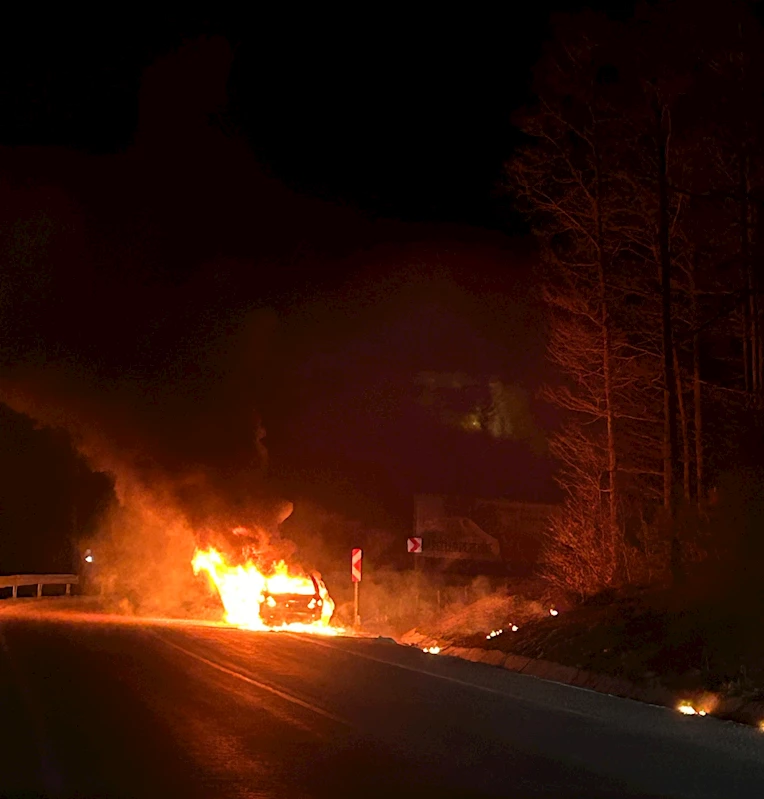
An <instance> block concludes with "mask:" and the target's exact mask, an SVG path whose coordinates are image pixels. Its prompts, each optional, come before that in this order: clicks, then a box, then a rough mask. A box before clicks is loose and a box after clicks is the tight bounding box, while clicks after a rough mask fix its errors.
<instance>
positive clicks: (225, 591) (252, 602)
mask: <svg viewBox="0 0 764 799" xmlns="http://www.w3.org/2000/svg"><path fill="white" fill-rule="evenodd" d="M192 567H193V570H194V573H195V574H199V573H200V572H206V574H207V576H208V578H209V582H210V584H211V585H212V586H214V589H215V590H216V591H217V593H218V594H219V596H220V601H221V602H222V604H223V608H224V609H225V620H226V622H228V624H233V625H235V626H237V627H244V628H246V629H249V630H268V629H272V628H274V627H279V628H283V627H286V628H288V629H290V630H292V631H294V632H309V633H317V634H321V635H336V634H337V633H338V632H339V629H338V628H336V627H332V626H331V625H330V622H331V618H332V614H333V613H334V601H333V600H332V598H331V597H330V596H329V592H328V590H327V588H326V585H325V583H324V581H323V580H322V579H321V575H320V574H318V572H313V573H311V574H309V575H308V574H306V573H305V572H304V571H302V570H301V569H299V568H290V567H289V566H288V565H287V564H286V563H285V562H284V561H283V560H281V561H278V562H272V563H270V564H262V563H259V562H257V561H255V560H252V559H251V558H249V559H247V560H246V561H245V562H243V563H242V562H239V563H236V562H234V563H229V562H228V560H227V558H226V557H225V555H224V554H223V553H222V552H220V551H219V550H217V549H214V548H210V549H206V550H202V549H197V550H196V552H195V553H194V558H193V560H192Z"/></svg>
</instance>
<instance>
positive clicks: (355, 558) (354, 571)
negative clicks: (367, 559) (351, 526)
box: [350, 548, 363, 629]
mask: <svg viewBox="0 0 764 799" xmlns="http://www.w3.org/2000/svg"><path fill="white" fill-rule="evenodd" d="M362 561H363V550H362V549H357V548H356V549H354V550H353V551H352V552H351V553H350V579H351V580H352V581H353V626H354V627H355V628H356V629H358V628H359V627H360V626H361V617H360V615H359V614H358V586H359V584H360V582H361V563H362Z"/></svg>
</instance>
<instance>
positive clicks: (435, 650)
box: [422, 646, 440, 655]
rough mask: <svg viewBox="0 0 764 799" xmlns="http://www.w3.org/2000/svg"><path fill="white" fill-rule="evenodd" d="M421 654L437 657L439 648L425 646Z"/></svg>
mask: <svg viewBox="0 0 764 799" xmlns="http://www.w3.org/2000/svg"><path fill="white" fill-rule="evenodd" d="M422 652H424V653H426V654H428V655H437V654H438V652H440V647H439V646H426V647H425V648H424V649H423V650H422Z"/></svg>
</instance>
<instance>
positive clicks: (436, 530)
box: [414, 494, 555, 571]
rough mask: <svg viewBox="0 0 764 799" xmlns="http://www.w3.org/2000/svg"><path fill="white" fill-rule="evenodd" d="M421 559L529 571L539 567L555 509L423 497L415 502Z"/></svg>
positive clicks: (501, 501)
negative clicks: (481, 563)
mask: <svg viewBox="0 0 764 799" xmlns="http://www.w3.org/2000/svg"><path fill="white" fill-rule="evenodd" d="M414 508H415V512H414V535H415V536H417V537H421V539H422V552H421V555H419V556H418V557H429V558H451V559H460V560H465V559H466V560H480V561H504V562H505V563H506V564H507V565H508V566H510V567H514V568H517V569H518V570H520V571H525V570H527V569H529V568H532V567H533V566H534V565H535V564H536V563H537V562H538V558H539V554H540V550H541V543H542V540H543V537H544V535H545V533H546V530H547V527H548V521H549V517H550V515H551V513H552V512H553V510H554V508H555V506H554V505H546V504H541V503H533V502H516V501H509V500H503V499H477V498H472V497H470V498H465V497H449V496H444V495H439V494H419V495H417V496H416V497H415V498H414Z"/></svg>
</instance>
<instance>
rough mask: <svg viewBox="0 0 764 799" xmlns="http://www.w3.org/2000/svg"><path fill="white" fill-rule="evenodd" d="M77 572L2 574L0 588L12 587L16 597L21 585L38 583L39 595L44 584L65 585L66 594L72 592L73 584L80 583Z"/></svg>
mask: <svg viewBox="0 0 764 799" xmlns="http://www.w3.org/2000/svg"><path fill="white" fill-rule="evenodd" d="M79 581H80V578H79V576H78V575H76V574H11V575H5V574H3V575H0V588H12V589H13V598H14V599H16V596H17V592H18V588H19V586H25V585H36V586H37V596H42V587H43V586H44V585H65V586H66V595H67V596H69V595H70V594H71V593H72V586H73V585H77V583H79Z"/></svg>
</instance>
